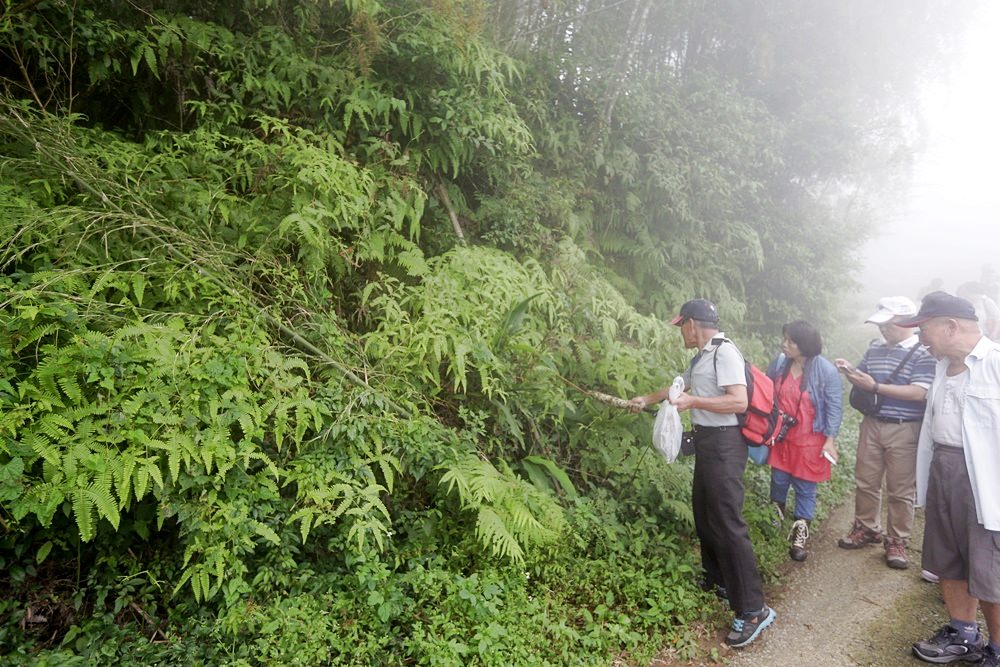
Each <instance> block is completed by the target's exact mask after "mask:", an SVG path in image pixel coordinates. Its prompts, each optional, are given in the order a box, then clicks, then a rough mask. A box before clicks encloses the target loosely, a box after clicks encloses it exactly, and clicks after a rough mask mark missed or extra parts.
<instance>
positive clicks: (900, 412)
mask: <svg viewBox="0 0 1000 667" xmlns="http://www.w3.org/2000/svg"><path fill="white" fill-rule="evenodd" d="M914 345H919V346H920V347H919V348H918V349H917V350H916V351H915V352H914V353H913V354H912V355H911V356H910V358H909V359H908V360H907V362H906V364H905V365H904V366H903V367H902V368H900V369H899V372H898V373H896V377H894V378H893V379H892V382H888V380H889V376H890V375H892V373H893V371H895V370H896V367H897V366H899V364H900V363H902V361H903V359H905V358H906V355H907V354H909V352H910V348H912V347H913V346H914ZM936 363H937V362H936V361H935V360H934V357H932V356H931V354H930V352H928V351H927V348H925V347H924V346H923V345H920V342H919V341H918V340H917V337H916V335H913V336H910V337H909V338H907V339H906V340H904V341H903V342H901V343H897V344H895V345H889V344H888V343H886V342H885V341H877V342H874V343H872V344H871V346H870V347H869V348H868V350H867V351H866V352H865V357H864V359H862V360H861V363H860V364H858V370H860V371H863V372H865V373H868V374H869V375H871V376H872V377H873V378H874V379H875V381H876V382H878V383H879V384H896V385H908V384H915V385H917V386H919V387H923V388H924V389H927V388H928V387H930V386H931V383H932V382H933V381H934V367H935V365H936ZM924 407H925V401H904V400H900V399H898V398H890V397H888V396H885V395H882V396H881V406H880V407H879V411H878V416H879V417H886V418H888V419H905V420H908V421H909V420H913V421H918V420H920V419H922V418H923V416H924Z"/></svg>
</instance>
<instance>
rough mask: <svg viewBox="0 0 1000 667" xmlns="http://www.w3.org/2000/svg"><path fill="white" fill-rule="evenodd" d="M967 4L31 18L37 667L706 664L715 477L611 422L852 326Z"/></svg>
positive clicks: (15, 363)
mask: <svg viewBox="0 0 1000 667" xmlns="http://www.w3.org/2000/svg"><path fill="white" fill-rule="evenodd" d="M970 8H971V3H970V2H957V1H955V0H950V1H947V2H945V1H944V0H884V1H880V2H866V1H863V0H839V1H837V2H819V1H806V2H803V1H802V0H753V1H748V2H734V1H709V0H575V1H568V0H425V1H418V0H382V1H381V2H379V1H376V0H284V1H283V0H217V1H213V2H192V1H189V0H165V1H163V2H155V1H153V0H102V1H101V2H86V1H84V0H0V225H2V231H3V234H2V245H0V267H2V271H0V286H2V292H0V294H2V304H3V305H2V308H0V318H2V326H0V564H2V568H0V591H3V592H2V594H0V653H2V654H3V655H4V656H5V657H4V659H5V661H6V662H7V663H8V664H52V665H56V664H60V665H62V664H81V665H82V664H88V665H89V664H178V665H188V664H239V665H265V664H267V665H271V664H301V665H318V664H353V665H373V664H387V665H388V664H392V665H395V664H415V665H468V664H490V665H511V664H531V665H544V664H549V665H579V664H595V665H606V664H611V663H612V662H613V661H614V660H620V661H622V663H624V664H648V660H649V658H650V657H651V656H653V655H655V654H657V653H658V652H660V651H663V650H667V651H670V652H672V653H673V654H676V655H679V656H690V655H696V654H697V651H698V650H699V648H698V646H699V645H698V628H699V627H700V626H699V624H700V623H703V622H704V621H705V619H706V618H707V617H708V615H709V614H711V613H713V612H712V611H711V605H712V604H713V603H710V602H709V600H710V598H711V596H710V595H709V594H705V593H703V592H701V591H700V590H699V589H698V586H697V577H696V575H695V570H696V560H697V557H696V551H697V550H696V548H695V547H694V542H695V536H694V534H693V528H692V517H691V510H690V476H691V470H690V464H689V463H685V462H684V461H681V462H678V463H675V464H672V465H667V464H666V463H665V462H664V461H663V460H662V459H660V458H659V455H658V454H657V453H656V452H655V451H654V450H652V448H651V447H650V445H649V430H650V426H651V419H650V418H648V417H647V416H642V415H640V416H635V415H631V414H629V413H627V412H625V411H622V410H618V409H615V408H613V407H609V406H607V405H605V404H604V403H602V402H600V401H599V400H596V399H595V398H594V394H592V393H588V392H603V393H606V394H610V395H614V396H621V397H627V396H631V395H635V394H636V393H640V392H646V391H649V390H651V389H652V388H654V387H659V386H664V385H665V384H668V383H669V380H670V378H672V377H673V376H674V375H675V374H676V373H677V372H678V371H680V370H682V369H683V368H684V367H685V366H686V364H687V359H688V353H687V352H685V351H684V350H683V347H682V344H681V341H680V338H679V336H678V335H677V333H676V332H675V331H674V330H673V328H672V327H670V326H669V324H668V323H667V322H668V320H669V317H670V316H672V315H673V314H674V313H675V312H676V309H677V307H678V306H679V305H680V304H681V303H682V302H683V301H685V300H687V299H688V298H691V297H692V296H703V297H708V298H711V299H713V300H715V301H716V302H717V303H718V305H719V308H720V311H721V313H722V317H723V321H724V326H725V329H726V331H727V332H729V333H731V334H732V335H734V336H737V337H739V339H740V343H741V347H743V349H744V350H745V351H747V353H748V354H749V355H750V356H753V357H755V361H757V362H758V363H759V364H764V363H766V361H767V357H768V355H769V354H771V353H773V352H774V351H775V348H776V341H777V337H778V333H779V332H780V328H781V325H782V324H783V323H784V322H787V321H789V320H791V319H796V318H800V317H805V318H807V319H809V320H811V321H814V322H816V323H818V324H819V325H821V326H827V327H829V326H832V325H833V324H834V323H835V313H836V309H837V307H838V304H839V303H840V301H841V300H842V299H843V298H844V297H845V295H848V294H850V293H851V292H852V291H853V290H854V289H855V284H854V282H853V277H852V270H853V269H856V268H858V267H857V266H856V258H855V256H854V252H855V249H856V247H857V245H858V243H859V242H860V241H861V240H863V239H864V238H866V237H867V236H868V235H869V234H871V233H872V231H873V229H875V228H876V227H877V224H878V216H877V211H878V208H879V202H880V201H883V200H885V199H886V198H891V197H892V196H893V195H894V194H896V193H898V192H899V191H900V188H901V187H903V185H904V184H905V182H906V179H907V177H908V173H909V172H908V170H909V167H910V165H911V164H912V161H913V158H914V147H915V146H916V144H917V143H918V140H919V135H918V131H919V125H920V123H919V118H918V116H917V113H916V109H917V105H916V99H917V98H916V95H917V90H918V87H919V85H920V82H921V80H922V78H923V77H925V76H927V75H928V74H929V73H931V72H934V71H936V70H938V69H940V68H941V67H943V63H945V62H946V61H947V58H948V56H949V54H950V53H951V51H952V50H953V49H954V48H955V44H956V40H957V39H959V37H960V35H961V32H962V30H963V28H964V26H965V25H966V22H967V21H968V20H969V17H970V16H971V14H970ZM846 467H847V466H842V468H846ZM849 473H850V471H847V472H846V473H842V474H848V475H849ZM747 484H748V489H749V490H750V491H751V492H753V490H754V489H756V490H758V491H759V490H760V489H763V488H765V486H766V474H765V473H764V472H763V471H762V470H750V471H749V472H748V479H747ZM834 486H836V485H834ZM761 493H763V491H761ZM750 505H751V503H750V502H748V509H747V515H748V520H749V521H750V523H751V529H752V533H753V536H754V540H755V543H757V544H759V545H761V546H760V548H761V554H762V555H761V562H762V565H763V567H764V568H765V570H766V571H767V572H768V573H769V574H770V575H771V576H773V575H774V572H775V567H776V564H777V563H778V562H779V560H780V559H781V558H783V556H784V543H783V538H784V535H779V534H777V532H776V531H775V530H774V529H773V528H772V527H771V526H770V522H769V520H768V517H767V516H766V515H765V512H764V510H763V509H759V510H758V509H755V508H754V507H752V506H750ZM769 541H773V542H774V544H773V545H771V546H770V547H769V546H768V543H769Z"/></svg>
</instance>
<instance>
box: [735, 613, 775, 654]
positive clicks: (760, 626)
mask: <svg viewBox="0 0 1000 667" xmlns="http://www.w3.org/2000/svg"><path fill="white" fill-rule="evenodd" d="M777 617H778V614H777V612H775V611H774V610H773V609H771V608H770V607H764V608H763V609H761V610H760V611H752V612H750V613H749V614H740V615H739V616H737V617H736V618H734V619H733V630H732V632H730V633H729V634H728V635H726V643H727V644H729V645H730V646H732V647H733V648H742V647H744V646H747V645H748V644H750V643H751V642H752V641H753V640H755V639H757V637H758V636H759V635H760V633H761V632H762V631H763V630H764V628H766V627H767V626H769V625H771V623H774V619H776V618H777Z"/></svg>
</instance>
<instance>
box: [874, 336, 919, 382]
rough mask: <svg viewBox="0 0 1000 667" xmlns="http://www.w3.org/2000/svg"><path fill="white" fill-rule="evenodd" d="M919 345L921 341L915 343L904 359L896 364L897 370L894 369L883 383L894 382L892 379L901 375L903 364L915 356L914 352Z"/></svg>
mask: <svg viewBox="0 0 1000 667" xmlns="http://www.w3.org/2000/svg"><path fill="white" fill-rule="evenodd" d="M918 347H920V343H919V342H918V343H914V344H913V347H911V348H910V351H909V352H907V353H906V356H905V357H903V360H902V361H901V362H899V365H898V366H896V370H894V371H893V372H892V375H890V376H889V377H887V378H886V379H885V382H883V383H882V384H892V381H893V380H895V379H896V376H897V375H899V371H901V370H903V366H905V365H906V362H907V361H909V360H910V357H912V356H913V353H914V352H916V351H917V348H918Z"/></svg>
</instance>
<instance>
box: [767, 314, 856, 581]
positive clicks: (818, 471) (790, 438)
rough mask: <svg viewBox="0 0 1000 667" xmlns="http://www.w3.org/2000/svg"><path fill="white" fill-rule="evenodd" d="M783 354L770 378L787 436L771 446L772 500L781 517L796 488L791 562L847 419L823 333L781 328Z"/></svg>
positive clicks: (797, 556) (797, 326) (802, 547)
mask: <svg viewBox="0 0 1000 667" xmlns="http://www.w3.org/2000/svg"><path fill="white" fill-rule="evenodd" d="M781 333H782V334H783V336H784V340H783V342H782V345H781V349H782V354H780V355H778V357H777V358H776V359H775V360H774V361H772V362H771V365H770V366H769V367H768V369H767V374H768V376H770V377H771V379H772V380H774V395H775V400H776V401H777V402H778V409H779V410H780V411H781V415H782V420H783V422H784V423H783V426H782V429H781V433H783V434H784V435H783V436H780V434H779V437H780V439H779V440H778V442H776V443H775V445H774V446H773V447H772V448H771V455H770V458H769V459H768V463H769V464H770V465H771V500H772V501H773V502H774V503H775V504H776V505H777V507H778V512H779V514H780V516H781V517H782V518H784V514H785V502H786V500H787V498H788V490H789V488H793V489H795V514H794V517H795V523H793V524H792V532H791V534H790V536H789V538H790V539H791V542H792V544H791V548H790V549H789V555H790V556H791V557H792V560H797V561H802V560H805V559H806V555H807V552H806V540H807V539H808V538H809V522H810V521H812V518H813V514H814V513H815V510H816V486H817V484H818V483H819V482H825V481H827V480H828V479H830V465H831V464H832V463H834V462H836V460H837V445H836V437H837V433H838V432H839V431H840V421H841V418H842V417H843V393H842V392H843V389H842V388H841V383H840V376H839V375H838V374H837V368H836V367H835V366H834V365H833V364H832V363H831V362H830V361H829V360H827V359H826V358H825V357H822V356H820V352H822V351H823V340H822V338H821V337H820V335H819V332H818V331H816V329H815V328H814V327H813V326H812V325H811V324H809V323H808V322H804V321H802V320H798V321H796V322H790V323H788V324H786V325H785V326H784V327H782V330H781Z"/></svg>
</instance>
